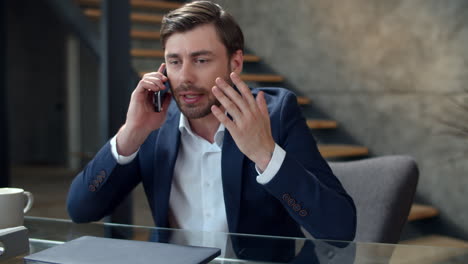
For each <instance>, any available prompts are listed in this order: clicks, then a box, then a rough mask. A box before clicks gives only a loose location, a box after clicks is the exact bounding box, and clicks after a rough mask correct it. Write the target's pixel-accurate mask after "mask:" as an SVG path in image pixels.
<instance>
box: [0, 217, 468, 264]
mask: <svg viewBox="0 0 468 264" xmlns="http://www.w3.org/2000/svg"><path fill="white" fill-rule="evenodd" d="M24 225H25V226H26V227H27V228H28V232H29V245H30V253H34V252H39V251H41V250H44V249H47V248H50V247H54V246H57V245H60V244H62V243H64V242H66V241H70V240H73V239H75V238H79V237H81V236H97V237H111V238H119V239H131V240H139V241H154V242H165V243H174V244H181V245H192V246H210V247H212V246H216V247H220V248H221V249H222V253H221V256H219V257H217V258H216V259H215V260H213V261H212V262H210V263H223V264H228V263H229V264H231V263H256V264H260V263H265V264H266V263H392V264H393V263H395V264H396V263H425V264H426V263H448V264H450V263H468V248H450V247H432V246H415V245H392V244H379V243H360V242H344V241H325V240H316V239H305V238H293V237H272V236H260V235H248V234H231V233H214V232H195V231H186V230H178V229H169V228H155V227H146V226H133V225H121V224H113V223H102V222H98V223H89V224H75V223H73V222H71V221H70V220H62V219H51V218H38V217H26V218H25V222H24ZM22 257H23V256H19V257H17V258H13V259H9V260H6V261H3V262H1V263H8V264H9V263H12V264H13V263H23V259H22ZM167 263H170V261H168V262H167Z"/></svg>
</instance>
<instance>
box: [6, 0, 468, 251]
mask: <svg viewBox="0 0 468 264" xmlns="http://www.w3.org/2000/svg"><path fill="white" fill-rule="evenodd" d="M109 2H111V1H109ZM115 2H125V1H114V5H115V6H113V5H112V4H108V5H107V6H101V1H98V0H77V1H71V0H67V1H65V0H62V1H53V0H43V1H33V0H23V1H14V0H5V1H2V4H1V5H2V7H1V11H2V14H1V17H2V21H1V25H0V26H1V29H0V34H1V36H0V52H1V58H2V59H1V66H0V67H2V69H3V70H2V71H1V73H0V74H1V75H0V89H1V90H0V91H1V98H2V100H3V101H2V104H1V107H3V109H2V110H3V111H1V113H2V114H1V115H2V116H1V120H0V121H1V123H2V126H3V129H1V132H0V133H1V134H0V137H1V138H0V140H1V143H0V147H1V150H0V151H1V153H0V162H1V163H0V164H1V165H0V168H1V173H0V183H1V185H2V186H14V187H21V188H24V189H25V190H28V191H31V192H32V193H33V194H34V195H35V196H36V203H35V205H34V207H33V209H32V210H31V212H30V213H29V215H35V216H46V217H57V218H68V215H67V213H66V209H65V199H66V194H67V191H68V186H69V184H70V182H71V180H72V179H73V177H74V176H75V175H76V174H77V173H78V172H79V171H80V170H81V169H82V168H83V166H85V165H86V163H87V162H88V161H89V160H90V159H91V158H92V157H93V155H94V154H95V153H96V152H97V151H98V150H99V148H100V147H101V146H102V145H103V144H104V143H105V142H106V141H107V140H108V139H109V138H110V137H112V136H113V135H114V134H115V133H116V132H117V129H118V127H119V126H120V125H121V124H123V122H124V120H125V113H126V110H127V105H128V101H129V96H130V93H131V91H132V90H133V88H134V87H135V85H136V83H137V81H138V77H139V76H140V75H141V74H142V73H144V72H148V71H153V70H156V69H157V68H158V66H159V64H160V63H161V62H162V58H163V56H162V52H161V45H160V43H159V35H158V32H159V25H160V21H161V16H162V15H163V14H164V13H166V12H168V10H171V9H173V8H176V7H177V6H179V5H180V4H181V2H180V1H179V2H176V1H173V2H171V1H167V2H166V1H150V0H145V1H141V0H140V1H138V0H136V1H135V0H133V1H130V2H131V3H127V8H125V9H124V10H122V9H119V7H122V4H116V3H115ZM216 2H219V3H220V4H221V5H222V6H223V7H225V8H226V9H227V10H228V11H229V12H230V13H231V14H233V16H234V17H235V18H236V19H237V20H238V22H239V24H240V25H241V27H242V28H243V30H244V34H245V39H246V47H247V50H246V54H247V55H248V56H246V62H245V66H244V67H245V71H244V75H243V78H244V80H246V81H247V82H248V83H249V84H250V85H252V86H280V87H286V88H288V89H290V90H292V91H294V92H295V93H296V94H297V95H298V96H299V103H300V104H301V106H302V108H303V112H304V115H305V116H306V118H307V119H308V124H309V127H310V128H311V133H313V135H314V136H315V138H316V139H317V141H318V143H319V145H320V151H321V152H322V154H323V155H324V156H325V157H326V158H327V159H328V160H333V161H334V160H345V161H346V160H354V159H362V158H368V157H374V156H383V155H392V154H407V155H411V156H412V157H414V158H415V159H416V161H417V163H418V166H419V169H420V179H419V185H418V189H417V195H416V200H415V206H414V208H413V210H412V216H410V217H412V218H410V219H409V221H408V224H407V226H406V228H405V230H404V234H403V237H402V239H415V238H421V237H428V236H431V237H432V238H433V237H434V235H438V237H442V236H443V237H445V238H447V237H450V238H453V239H457V240H456V241H458V239H460V240H468V210H466V208H467V203H466V200H465V199H466V198H464V197H465V196H466V195H465V194H466V191H467V190H468V141H467V139H468V97H467V92H468V87H467V85H466V83H465V82H467V81H468V49H467V48H466V46H467V43H468V2H466V1H464V0H452V1H435V0H424V1H423V0H393V1H384V0H382V1H373V0H355V1H330V0H312V1H311V0H298V1H282V0H256V1H255V2H253V1H247V0H237V1H227V0H225V1H216ZM123 5H125V4H123ZM106 8H107V9H106ZM106 12H107V13H106ZM127 17H129V18H127ZM132 203H133V209H132V210H133V217H132V221H133V223H135V224H140V225H154V223H153V221H152V219H151V214H150V212H149V209H148V206H147V202H146V198H145V197H144V194H143V193H142V189H141V187H138V188H137V189H136V190H135V192H134V194H133V199H132ZM427 241H429V240H427ZM427 241H426V243H429V242H427ZM431 241H432V240H431ZM431 243H433V241H432V242H431ZM462 245H463V244H462ZM465 245H466V244H465Z"/></svg>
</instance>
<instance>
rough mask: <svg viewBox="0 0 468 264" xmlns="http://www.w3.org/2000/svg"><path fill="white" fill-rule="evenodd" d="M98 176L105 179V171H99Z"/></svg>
mask: <svg viewBox="0 0 468 264" xmlns="http://www.w3.org/2000/svg"><path fill="white" fill-rule="evenodd" d="M99 175H102V177H104V178H105V177H106V171H105V170H101V171H100V172H99Z"/></svg>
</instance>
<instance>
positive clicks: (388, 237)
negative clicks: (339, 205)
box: [329, 156, 419, 243]
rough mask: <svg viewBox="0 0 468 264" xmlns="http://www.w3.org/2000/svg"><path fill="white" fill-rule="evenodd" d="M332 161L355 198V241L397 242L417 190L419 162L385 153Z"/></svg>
mask: <svg viewBox="0 0 468 264" xmlns="http://www.w3.org/2000/svg"><path fill="white" fill-rule="evenodd" d="M329 164H330V167H331V168H332V170H333V172H334V173H335V175H336V176H337V177H338V179H339V180H340V181H341V183H342V184H343V187H344V188H345V189H346V191H347V192H348V194H349V195H350V196H351V197H353V199H354V203H355V205H356V210H357V230H356V238H355V241H359V242H379V243H397V242H398V241H399V239H400V234H401V231H402V229H403V226H404V225H405V223H406V220H407V219H408V214H409V212H410V209H411V205H412V203H413V198H414V194H415V192H416V186H417V183H418V177H419V171H418V167H417V165H416V162H415V161H414V160H413V159H412V158H411V157H409V156H383V157H377V158H369V159H364V160H358V161H348V162H330V163H329Z"/></svg>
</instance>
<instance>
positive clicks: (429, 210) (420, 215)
mask: <svg viewBox="0 0 468 264" xmlns="http://www.w3.org/2000/svg"><path fill="white" fill-rule="evenodd" d="M437 215H439V210H437V209H436V208H434V207H432V206H429V205H422V204H413V206H411V210H410V213H409V216H408V221H416V220H422V219H428V218H432V217H435V216H437Z"/></svg>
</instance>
